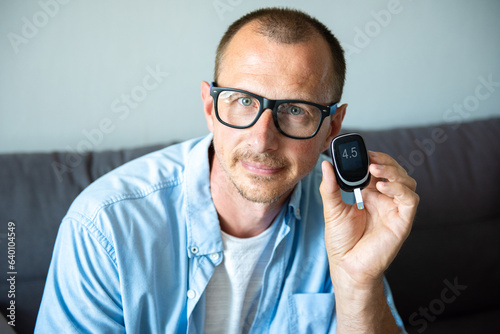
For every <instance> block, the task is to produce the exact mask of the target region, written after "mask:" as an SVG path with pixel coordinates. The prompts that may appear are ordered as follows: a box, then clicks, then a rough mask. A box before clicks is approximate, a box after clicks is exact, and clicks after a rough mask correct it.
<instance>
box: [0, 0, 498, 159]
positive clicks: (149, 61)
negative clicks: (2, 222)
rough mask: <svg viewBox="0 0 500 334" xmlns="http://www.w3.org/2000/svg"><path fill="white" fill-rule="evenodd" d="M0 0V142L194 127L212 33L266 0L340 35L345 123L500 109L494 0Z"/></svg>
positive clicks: (87, 140) (122, 139)
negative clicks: (314, 19)
mask: <svg viewBox="0 0 500 334" xmlns="http://www.w3.org/2000/svg"><path fill="white" fill-rule="evenodd" d="M0 1H1V2H0V37H1V39H0V152H33V151H52V150H78V151H80V150H84V149H93V150H104V149H109V148H125V147H137V146H141V145H145V144H151V143H162V142H169V141H170V140H183V139H188V138H192V137H195V136H200V135H204V134H206V133H207V132H208V130H207V128H206V125H205V121H204V117H203V115H202V109H201V100H200V97H199V84H200V82H201V80H207V81H210V80H211V79H212V72H213V62H214V54H215V48H216V45H217V43H218V41H219V39H220V37H221V36H222V34H223V32H224V31H225V29H226V28H227V26H228V25H229V24H230V23H231V22H232V21H234V20H235V19H237V18H239V17H240V16H242V15H243V14H245V13H247V12H249V11H251V10H253V9H255V8H258V7H263V6H274V5H281V6H285V5H286V6H290V7H295V8H299V9H303V10H305V11H307V12H308V13H310V14H311V15H313V16H316V17H317V18H318V19H320V20H321V21H323V22H325V23H326V24H327V25H328V26H329V27H330V28H331V30H332V31H333V32H334V34H336V36H337V37H338V38H339V40H340V41H341V43H342V44H343V45H344V47H345V49H346V52H347V59H348V75H347V83H346V87H345V94H344V97H343V102H346V103H348V104H349V108H348V112H349V113H348V116H347V117H346V120H345V126H347V127H361V128H369V129H380V128H389V127H395V126H414V125H425V124H433V123H440V122H446V121H463V120H469V119H478V118H485V117H489V116H492V115H496V116H498V115H500V61H499V60H500V20H499V17H500V1H497V0H489V1H488V0H479V1H467V0H454V1H452V0H441V1H432V0H413V1H412V0H400V1H397V0H380V1H341V0H334V1H324V0H321V1H320V0H308V1H269V0H268V1H264V0H258V1H250V0H208V1H206V0H191V1H181V0H175V1H173V0H163V1H161V0H147V1H131V0H106V1H97V0H93V1H84V0H64V1H63V0H39V1H37V0H23V1H17V0H0ZM388 13H389V14H390V17H389V15H387V14H388ZM151 73H155V74H154V75H152V74H151ZM484 81H490V82H493V84H491V83H490V84H484V83H483V82H484ZM127 96H128V98H127ZM462 105H464V106H463V107H462ZM460 108H462V109H460ZM460 110H462V111H461V113H460Z"/></svg>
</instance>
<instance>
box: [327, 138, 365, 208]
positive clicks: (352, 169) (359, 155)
mask: <svg viewBox="0 0 500 334" xmlns="http://www.w3.org/2000/svg"><path fill="white" fill-rule="evenodd" d="M330 150H331V154H332V160H333V166H334V170H335V177H336V178H337V183H338V185H339V186H340V189H342V190H344V191H347V192H353V191H354V196H355V197H356V203H357V206H358V209H360V210H361V209H364V204H363V198H362V197H361V189H363V188H365V187H366V186H367V185H368V183H370V172H369V171H368V166H369V165H370V160H369V158H368V151H367V150H366V145H365V142H364V141H363V137H361V136H360V135H359V134H357V133H346V134H343V135H340V136H337V137H335V138H334V139H333V140H332V143H331V145H330Z"/></svg>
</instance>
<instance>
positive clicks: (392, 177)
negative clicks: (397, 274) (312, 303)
mask: <svg viewBox="0 0 500 334" xmlns="http://www.w3.org/2000/svg"><path fill="white" fill-rule="evenodd" d="M369 156H370V167H369V170H370V173H371V175H372V177H371V181H370V184H369V185H368V186H367V187H366V188H365V189H363V191H362V195H363V201H364V205H365V209H364V210H359V209H358V208H357V207H356V204H354V205H348V204H346V203H344V202H343V201H342V199H341V195H340V188H339V186H338V185H337V181H336V179H335V175H334V171H333V166H332V165H331V163H329V162H328V161H324V162H323V164H322V169H323V181H322V183H321V186H320V192H321V197H322V199H323V207H324V216H325V244H326V250H327V253H328V259H329V262H330V272H331V276H332V282H333V283H334V286H335V285H336V283H337V284H343V283H340V282H338V281H342V282H345V279H347V280H348V281H349V285H353V284H354V285H355V286H357V287H360V288H364V287H366V288H367V289H369V288H370V287H372V286H374V285H376V284H379V283H380V282H381V279H382V275H383V274H384V271H385V270H386V269H387V268H388V267H389V265H390V264H391V262H392V261H393V260H394V258H395V257H396V254H397V253H398V251H399V249H400V248H401V246H402V244H403V242H404V241H405V239H406V238H407V237H408V235H409V233H410V230H411V226H412V223H413V219H414V217H415V213H416V209H417V205H418V202H419V197H418V195H417V194H416V193H415V189H416V182H415V180H414V179H413V178H411V177H410V176H408V174H407V173H406V171H405V170H404V169H403V168H402V167H401V166H400V165H399V164H398V163H397V162H396V161H395V160H394V159H392V158H391V157H390V156H389V155H387V154H384V153H376V152H369ZM337 278H338V281H336V280H337Z"/></svg>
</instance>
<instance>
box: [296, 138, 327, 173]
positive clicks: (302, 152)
mask: <svg viewBox="0 0 500 334" xmlns="http://www.w3.org/2000/svg"><path fill="white" fill-rule="evenodd" d="M320 153H321V147H320V145H319V143H318V142H315V143H314V144H313V143H307V141H304V142H301V143H298V144H297V145H296V146H295V148H294V150H293V157H292V156H291V155H290V156H289V160H291V161H294V165H295V168H296V169H297V171H298V173H299V174H307V173H309V172H310V171H311V170H312V169H313V168H314V166H315V165H316V162H317V161H318V157H319V155H320Z"/></svg>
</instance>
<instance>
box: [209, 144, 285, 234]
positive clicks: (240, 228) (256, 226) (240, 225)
mask: <svg viewBox="0 0 500 334" xmlns="http://www.w3.org/2000/svg"><path fill="white" fill-rule="evenodd" d="M210 160H211V168H210V189H211V193H212V199H213V202H214V205H215V208H216V210H217V213H218V216H219V222H220V227H221V230H222V231H224V232H225V233H227V234H229V235H232V236H235V237H238V238H250V237H253V236H256V235H259V234H260V233H262V232H264V231H265V230H266V229H267V228H268V227H269V226H271V224H272V223H273V221H274V219H275V218H276V216H277V215H278V214H279V212H280V211H281V208H282V207H283V205H284V203H285V201H286V199H287V198H288V195H289V193H288V194H285V195H284V196H282V197H281V198H280V199H279V200H277V201H275V202H273V203H256V202H252V201H250V200H248V199H246V198H244V197H243V196H242V195H241V194H240V193H239V191H238V190H237V189H236V187H235V185H234V184H233V183H232V181H231V180H230V179H229V177H228V176H227V174H226V172H225V171H224V170H223V169H222V167H221V166H220V164H219V162H218V160H217V158H216V157H215V154H214V153H213V150H211V153H210Z"/></svg>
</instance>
